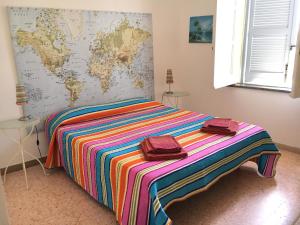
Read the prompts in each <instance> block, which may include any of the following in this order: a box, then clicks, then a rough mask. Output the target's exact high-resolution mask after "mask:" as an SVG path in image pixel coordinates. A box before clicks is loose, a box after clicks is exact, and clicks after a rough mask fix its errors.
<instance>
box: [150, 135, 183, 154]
mask: <svg viewBox="0 0 300 225" xmlns="http://www.w3.org/2000/svg"><path fill="white" fill-rule="evenodd" d="M146 140H147V142H148V145H149V147H148V149H147V150H148V152H149V153H176V152H180V151H181V146H180V144H179V143H178V142H177V141H176V139H175V138H174V137H173V136H171V135H165V136H156V137H149V138H147V139H146Z"/></svg>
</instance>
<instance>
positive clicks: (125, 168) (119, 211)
mask: <svg viewBox="0 0 300 225" xmlns="http://www.w3.org/2000/svg"><path fill="white" fill-rule="evenodd" d="M195 132H196V133H197V132H198V133H199V131H192V132H190V133H187V134H184V135H181V136H178V137H180V139H182V138H183V137H188V136H191V135H193V134H195ZM210 135H211V134H206V135H203V136H201V137H196V138H193V139H191V140H188V141H186V142H183V143H181V146H182V147H183V148H184V147H186V146H187V145H189V144H190V143H192V142H196V141H199V140H202V139H205V138H207V137H208V136H210ZM182 136H183V137H182ZM133 153H135V154H133ZM139 154H141V150H137V151H134V152H131V154H130V156H133V155H139ZM124 156H125V157H124ZM120 158H122V159H123V158H126V155H122V156H120ZM120 158H119V157H116V161H117V160H118V159H119V160H120ZM142 162H146V160H145V159H144V158H140V159H136V160H133V161H130V162H127V163H125V164H124V165H122V168H121V174H120V176H119V177H120V178H121V180H120V181H116V176H114V179H111V181H116V182H119V185H120V189H119V190H120V191H119V193H118V194H119V195H118V196H117V197H116V198H117V199H118V200H119V204H118V209H117V211H116V214H117V217H118V221H121V215H122V210H123V208H122V207H123V204H124V200H125V195H126V184H127V177H128V173H129V169H130V167H131V166H137V164H139V163H142ZM116 164H117V162H115V163H114V164H113V165H114V166H115V165H116ZM113 165H112V167H111V168H114V169H115V172H117V171H116V168H115V167H116V166H115V167H113ZM124 179H125V180H124ZM115 185H116V184H114V185H113V186H115Z"/></svg>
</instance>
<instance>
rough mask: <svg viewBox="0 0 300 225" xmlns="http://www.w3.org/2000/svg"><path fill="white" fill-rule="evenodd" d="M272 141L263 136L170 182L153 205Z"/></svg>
mask: <svg viewBox="0 0 300 225" xmlns="http://www.w3.org/2000/svg"><path fill="white" fill-rule="evenodd" d="M271 143H272V141H271V139H270V138H265V139H261V140H259V141H257V142H254V143H252V144H251V145H248V146H247V147H245V148H243V149H241V150H240V151H238V152H235V153H234V154H232V155H230V156H228V157H226V158H223V159H222V160H220V161H219V162H217V163H214V164H212V165H210V166H209V167H206V168H205V169H203V170H201V171H199V172H197V173H194V174H192V175H191V176H188V177H185V178H184V179H181V180H179V181H177V182H175V183H172V184H171V185H170V186H168V187H166V188H164V189H162V190H160V191H159V192H158V194H157V197H158V198H157V199H155V201H156V202H155V203H154V205H156V206H157V205H159V203H158V202H157V201H159V199H161V198H163V197H165V196H166V195H168V194H170V193H172V192H175V191H176V190H178V189H181V188H183V187H184V186H186V185H188V184H190V183H192V182H194V181H196V180H199V179H201V178H203V177H205V176H206V175H208V174H209V173H211V172H213V171H214V170H216V169H218V168H220V167H222V166H223V165H225V164H228V163H229V162H232V161H233V160H235V159H237V158H239V157H240V156H242V155H243V154H244V153H246V152H248V151H250V150H251V149H253V148H256V147H259V146H261V145H263V144H271ZM158 209H159V208H157V207H156V208H155V214H157V212H158Z"/></svg>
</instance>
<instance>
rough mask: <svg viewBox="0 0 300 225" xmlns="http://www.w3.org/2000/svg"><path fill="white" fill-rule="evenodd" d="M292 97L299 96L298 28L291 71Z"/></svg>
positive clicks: (299, 41) (299, 36)
mask: <svg viewBox="0 0 300 225" xmlns="http://www.w3.org/2000/svg"><path fill="white" fill-rule="evenodd" d="M291 97H292V98H300V28H299V30H298V38H297V45H296V55H295V63H294V72H293V85H292V92H291Z"/></svg>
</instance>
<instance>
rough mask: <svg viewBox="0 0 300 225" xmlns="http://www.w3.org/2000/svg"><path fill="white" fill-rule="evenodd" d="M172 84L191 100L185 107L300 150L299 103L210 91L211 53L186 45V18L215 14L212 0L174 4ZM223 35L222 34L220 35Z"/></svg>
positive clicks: (255, 93) (274, 95)
mask: <svg viewBox="0 0 300 225" xmlns="http://www.w3.org/2000/svg"><path fill="white" fill-rule="evenodd" d="M176 4H177V5H176V6H177V7H176V8H177V13H176V17H177V18H179V21H180V22H179V24H177V25H176V33H177V34H179V40H178V43H177V44H176V49H177V57H176V68H175V71H176V74H175V82H179V83H180V85H181V88H183V89H184V90H188V91H189V92H190V93H191V96H190V97H188V98H186V99H185V106H186V107H187V108H189V109H191V110H194V111H199V112H203V113H209V114H212V115H216V116H223V117H231V118H234V119H237V120H243V121H247V122H250V123H255V124H258V125H261V126H262V127H264V128H266V129H267V130H268V131H269V133H270V134H271V136H272V137H273V140H274V141H275V142H278V143H282V144H286V145H289V146H293V147H297V148H300V99H292V98H290V96H289V95H288V94H287V93H280V92H272V91H261V90H250V89H242V88H233V87H227V88H222V89H219V90H214V89H213V51H212V48H211V47H212V46H211V45H209V44H189V43H188V41H187V39H188V23H189V17H190V16H193V15H194V16H195V15H209V14H213V15H215V13H216V0H213V1H210V0H201V1H199V0H189V1H188V4H187V3H186V2H183V1H180V0H176ZM220 35H226V34H220Z"/></svg>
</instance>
